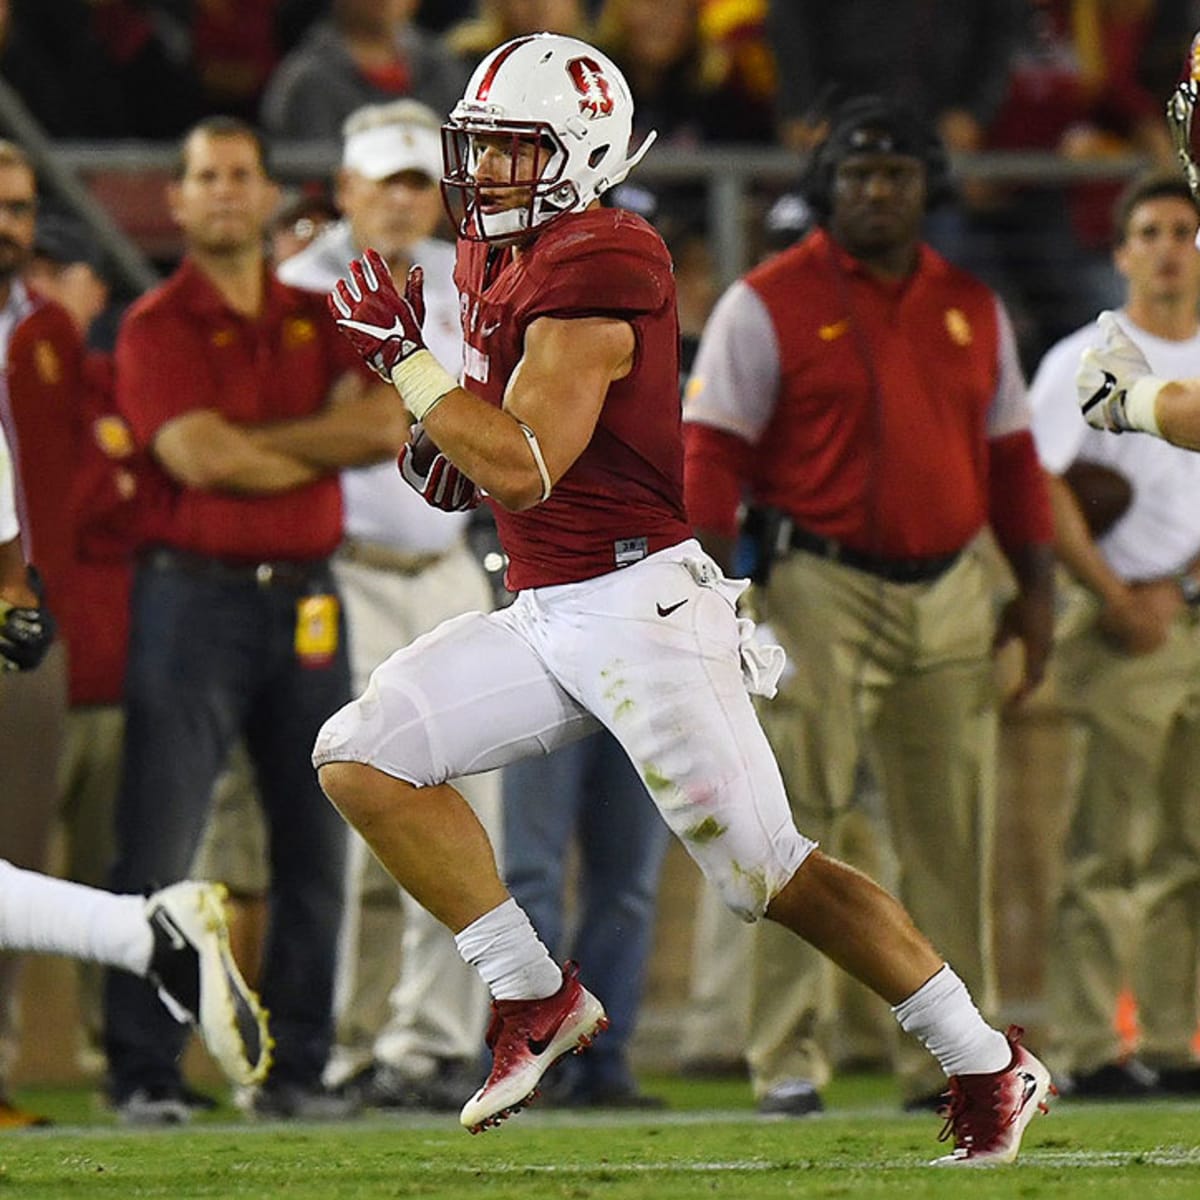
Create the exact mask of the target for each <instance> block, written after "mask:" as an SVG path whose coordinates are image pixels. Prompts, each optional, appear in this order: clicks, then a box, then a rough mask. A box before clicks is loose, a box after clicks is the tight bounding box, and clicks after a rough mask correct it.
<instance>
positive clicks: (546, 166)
mask: <svg viewBox="0 0 1200 1200" xmlns="http://www.w3.org/2000/svg"><path fill="white" fill-rule="evenodd" d="M632 130H633V97H632V96H631V94H630V91H629V85H628V84H627V83H626V82H625V77H624V76H623V75H622V74H621V72H620V71H619V70H618V69H617V66H616V64H615V63H613V62H612V60H611V59H609V58H608V57H607V56H606V55H604V54H601V53H600V51H599V50H597V49H595V47H593V46H589V45H588V44H587V42H581V41H580V40H579V39H578V38H572V37H564V36H563V35H561V34H557V33H538V34H530V35H528V36H526V37H519V38H513V40H512V41H509V42H505V44H504V45H503V46H500V47H498V48H497V49H495V50H493V51H492V52H491V53H490V54H489V55H488V56H487V57H486V58H485V59H484V60H483V62H481V63H480V64H479V66H478V67H476V68H475V73H474V74H473V75H472V76H471V81H470V82H469V83H468V84H467V90H466V93H465V94H464V96H463V98H462V99H461V100H460V101H459V102H458V103H457V104H456V105H455V106H454V111H453V112H451V114H450V119H449V121H448V122H447V123H446V124H445V125H444V126H442V153H443V156H444V159H445V168H446V173H445V175H444V176H443V178H442V196H443V199H444V200H445V203H446V209H447V211H448V212H449V214H450V219H451V221H453V223H454V225H455V227H456V228H457V230H458V232H459V235H460V236H462V237H465V238H469V239H471V240H472V241H481V242H508V241H514V240H517V239H519V238H522V237H524V236H525V235H526V234H528V233H530V232H532V231H533V230H534V229H537V228H540V227H541V226H544V225H546V224H548V223H549V222H550V221H553V220H555V219H557V218H558V217H561V216H563V215H564V214H566V213H569V212H578V211H579V210H580V209H583V208H586V207H587V206H588V205H589V204H590V203H591V202H592V201H593V200H595V199H596V197H597V196H599V195H600V194H601V193H602V192H605V191H607V190H608V189H609V188H611V187H613V186H615V185H616V184H618V183H620V182H621V180H622V179H624V178H625V176H626V175H628V174H629V172H630V170H631V169H632V168H633V167H634V166H636V164H637V163H638V162H640V161H641V159H642V156H643V155H644V154H645V153H646V151H647V150H648V149H649V148H650V144H651V143H652V142H653V141H654V138H655V134H653V133H651V134H649V135H648V136H647V137H646V139H645V141H643V142H642V144H641V146H640V147H639V148H638V150H637V151H636V153H634V154H632V155H631V154H630V153H629V139H630V136H631V134H632ZM506 136H507V137H509V138H511V144H510V146H509V147H507V148H504V152H505V153H507V154H508V157H509V161H510V162H511V163H512V168H511V171H510V174H509V177H508V179H507V180H503V181H497V180H495V179H488V180H486V181H484V182H483V183H480V182H477V180H476V178H475V171H476V167H477V166H478V163H479V158H480V154H481V146H480V143H479V141H478V139H479V138H489V139H491V138H504V137H506ZM523 141H524V142H526V143H528V142H530V141H536V142H537V143H538V144H539V145H540V146H541V147H542V148H543V150H544V152H547V153H548V154H549V159H548V161H545V160H543V161H542V162H540V164H539V165H540V171H538V173H537V174H536V175H533V174H531V175H530V176H529V177H526V178H521V177H520V176H519V171H518V162H517V157H518V156H517V149H518V146H519V144H520V143H521V142H523ZM517 189H519V192H517V191H516V190H517ZM505 192H507V193H509V197H511V196H512V195H514V194H515V195H519V198H520V201H521V202H520V203H518V204H516V205H515V206H514V205H513V204H512V200H511V198H507V199H506V198H505V196H504V193H505Z"/></svg>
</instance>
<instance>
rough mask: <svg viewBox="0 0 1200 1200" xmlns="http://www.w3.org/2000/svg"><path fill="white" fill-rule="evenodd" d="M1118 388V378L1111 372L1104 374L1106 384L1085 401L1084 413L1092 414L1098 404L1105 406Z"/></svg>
mask: <svg viewBox="0 0 1200 1200" xmlns="http://www.w3.org/2000/svg"><path fill="white" fill-rule="evenodd" d="M1116 386H1117V377H1116V376H1115V375H1114V374H1113V373H1112V372H1111V371H1105V372H1104V382H1103V383H1102V384H1101V385H1100V386H1099V387H1098V388H1097V389H1096V390H1095V391H1094V392H1093V393H1092V394H1091V396H1089V397H1088V399H1087V400H1086V401H1084V405H1083V411H1084V412H1085V413H1086V412H1091V411H1092V409H1093V408H1095V407H1096V405H1097V404H1103V403H1104V401H1105V400H1107V399H1108V398H1109V396H1111V395H1112V394H1113V391H1114V390H1115V388H1116Z"/></svg>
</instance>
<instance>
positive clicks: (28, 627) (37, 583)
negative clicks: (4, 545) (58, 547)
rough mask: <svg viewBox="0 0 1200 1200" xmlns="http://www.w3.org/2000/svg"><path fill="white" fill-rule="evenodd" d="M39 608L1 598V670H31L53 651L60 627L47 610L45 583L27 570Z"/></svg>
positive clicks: (34, 571) (29, 569)
mask: <svg viewBox="0 0 1200 1200" xmlns="http://www.w3.org/2000/svg"><path fill="white" fill-rule="evenodd" d="M28 576H29V586H30V589H31V590H32V591H33V594H34V596H35V597H36V598H37V603H36V605H22V604H10V603H8V601H6V600H2V599H0V670H3V671H32V670H33V669H34V668H35V667H36V666H37V665H38V664H39V663H40V662H41V661H42V659H43V658H45V657H46V651H47V650H49V649H50V643H51V642H53V641H54V635H55V633H56V632H57V628H58V627H57V625H56V624H55V622H54V618H53V617H52V616H51V615H50V611H49V609H47V608H46V603H45V599H44V596H43V592H42V580H41V576H39V575H38V573H37V571H36V570H34V568H33V567H30V568H28Z"/></svg>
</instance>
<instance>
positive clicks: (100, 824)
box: [58, 704, 125, 1070]
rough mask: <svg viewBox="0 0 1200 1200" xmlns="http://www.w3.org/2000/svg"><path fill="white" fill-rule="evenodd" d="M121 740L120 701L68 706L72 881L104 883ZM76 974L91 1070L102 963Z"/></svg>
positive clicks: (66, 801) (62, 786)
mask: <svg viewBox="0 0 1200 1200" xmlns="http://www.w3.org/2000/svg"><path fill="white" fill-rule="evenodd" d="M124 744H125V714H124V711H123V710H122V708H121V706H120V705H119V704H89V705H82V706H80V707H77V708H72V709H70V710H69V711H68V713H67V726H66V739H65V741H64V743H63V751H62V757H61V758H60V760H59V764H58V792H59V805H60V809H59V814H60V816H61V818H62V823H63V832H64V835H65V837H64V840H65V848H66V859H65V862H64V869H65V874H66V877H67V878H68V879H73V880H74V881H75V882H76V883H86V884H88V885H89V886H90V887H106V886H107V884H108V877H109V872H110V871H111V869H112V859H113V813H114V811H115V810H116V806H117V789H118V788H119V787H120V785H121V752H122V748H123V746H124ZM78 975H79V1009H80V1019H81V1024H82V1028H81V1030H80V1036H81V1045H80V1062H81V1065H82V1066H83V1067H84V1069H85V1070H93V1069H95V1067H97V1066H98V1065H99V1063H100V1062H101V1061H102V1060H101V1058H100V1056H101V1055H102V1054H103V1048H102V1043H103V1036H104V968H103V967H100V966H99V965H97V964H96V963H86V962H81V963H79V964H78Z"/></svg>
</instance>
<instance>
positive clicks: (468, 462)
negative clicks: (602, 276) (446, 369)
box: [425, 317, 635, 511]
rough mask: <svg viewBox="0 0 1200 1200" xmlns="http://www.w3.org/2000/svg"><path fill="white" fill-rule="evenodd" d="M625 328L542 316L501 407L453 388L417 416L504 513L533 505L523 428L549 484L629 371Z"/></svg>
mask: <svg viewBox="0 0 1200 1200" xmlns="http://www.w3.org/2000/svg"><path fill="white" fill-rule="evenodd" d="M634 341H635V339H634V334H633V328H632V327H631V326H630V325H629V323H628V322H627V321H622V320H617V319H613V318H609V317H582V318H578V319H573V320H560V319H558V318H554V317H542V318H540V319H539V320H537V321H534V322H533V323H532V324H531V325H530V326H529V328H528V329H527V330H526V333H525V352H524V354H523V355H522V357H521V361H520V363H519V364H518V366H517V369H516V370H515V371H514V372H513V375H512V377H511V379H510V380H509V384H508V388H507V390H506V392H505V397H504V407H503V409H499V410H498V409H495V408H493V407H492V406H491V405H490V404H487V403H486V402H485V401H483V400H481V399H480V398H479V397H478V396H476V395H474V394H473V393H471V392H467V391H465V390H464V389H462V388H458V389H456V390H455V392H453V393H451V394H450V395H449V396H447V397H446V398H445V400H443V402H442V403H441V404H439V405H437V407H436V408H434V409H433V410H432V411H431V412H430V413H429V414H428V415H427V416H426V418H425V425H426V428H427V429H428V430H429V433H430V435H431V436H432V437H433V439H434V441H435V442H437V444H438V445H439V446H440V447H441V448H442V450H443V451H444V452H445V454H446V456H447V457H448V458H449V459H450V460H451V461H452V462H453V463H454V464H455V466H457V467H458V468H459V469H460V470H462V471H463V472H464V473H465V474H466V475H468V476H469V477H470V478H471V479H473V480H474V481H475V482H476V483H477V484H478V485H479V487H481V488H483V490H484V491H486V492H487V493H488V494H489V495H491V496H492V497H493V498H494V499H495V500H496V501H497V502H498V503H499V504H502V505H503V506H504V507H505V508H508V509H512V510H514V511H519V510H521V509H524V508H531V507H532V506H533V505H535V504H537V503H538V502H539V501H540V500H541V499H542V496H543V493H544V483H543V479H542V475H541V472H540V470H539V469H538V463H537V460H536V457H535V455H534V454H533V452H532V450H531V443H530V441H529V438H528V435H527V434H526V433H525V432H524V431H523V430H522V428H521V426H522V425H524V426H525V427H526V428H527V429H529V430H531V431H532V432H533V434H534V435H535V436H536V438H537V445H538V447H539V448H540V451H541V454H542V457H543V459H544V461H545V466H546V470H547V472H548V474H549V478H550V481H551V484H552V485H553V484H555V483H557V482H558V481H559V479H561V478H562V476H563V475H564V474H565V473H566V471H567V470H568V469H569V468H570V466H571V464H572V463H573V462H574V461H575V460H576V459H577V458H578V457H579V456H580V455H581V454H582V453H583V451H584V449H585V447H586V446H587V444H588V442H589V441H590V440H591V438H592V434H593V433H594V432H595V429H596V422H597V420H598V419H599V417H600V409H601V407H602V406H603V404H604V398H605V396H606V395H607V394H608V387H609V384H611V383H613V382H614V381H615V380H618V379H621V378H622V377H623V376H625V375H627V374H628V373H629V369H630V367H631V366H632V364H633V354H634Z"/></svg>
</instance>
